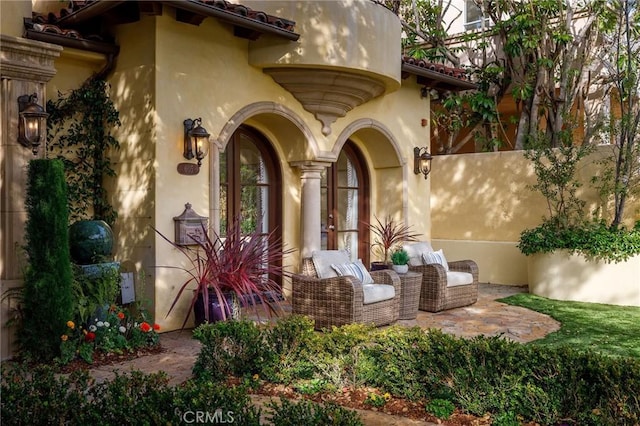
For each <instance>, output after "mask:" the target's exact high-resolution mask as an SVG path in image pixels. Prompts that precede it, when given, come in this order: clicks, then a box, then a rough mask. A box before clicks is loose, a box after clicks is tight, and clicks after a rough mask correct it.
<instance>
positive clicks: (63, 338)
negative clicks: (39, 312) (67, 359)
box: [60, 334, 69, 342]
mask: <svg viewBox="0 0 640 426" xmlns="http://www.w3.org/2000/svg"><path fill="white" fill-rule="evenodd" d="M60 338H61V339H62V341H63V342H66V341H67V339H68V338H69V336H67V335H66V334H63V335H62V336H60Z"/></svg>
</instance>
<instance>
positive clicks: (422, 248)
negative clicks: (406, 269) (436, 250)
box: [402, 241, 433, 266]
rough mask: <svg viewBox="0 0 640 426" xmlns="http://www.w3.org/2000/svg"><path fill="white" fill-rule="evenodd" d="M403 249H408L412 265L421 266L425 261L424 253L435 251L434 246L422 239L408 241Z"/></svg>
mask: <svg viewBox="0 0 640 426" xmlns="http://www.w3.org/2000/svg"><path fill="white" fill-rule="evenodd" d="M402 248H403V249H405V250H406V252H407V254H408V255H409V265H410V266H420V265H423V264H424V263H423V262H422V255H423V254H424V253H431V252H432V251H433V247H431V244H429V243H428V242H426V241H421V242H418V243H408V244H405V245H403V246H402Z"/></svg>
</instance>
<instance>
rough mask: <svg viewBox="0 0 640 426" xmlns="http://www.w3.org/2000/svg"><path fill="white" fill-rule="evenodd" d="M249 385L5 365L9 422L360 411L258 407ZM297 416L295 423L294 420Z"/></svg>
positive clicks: (295, 404) (288, 419) (242, 419)
mask: <svg viewBox="0 0 640 426" xmlns="http://www.w3.org/2000/svg"><path fill="white" fill-rule="evenodd" d="M247 390H248V389H247V388H246V387H245V386H235V387H230V386H226V385H225V384H224V383H223V382H218V381H211V380H189V381H187V382H185V383H183V384H181V385H180V386H176V387H172V386H169V385H168V378H167V376H166V375H165V374H164V373H158V374H143V373H141V372H137V371H133V372H131V373H128V374H121V375H116V377H115V378H114V379H112V380H106V381H103V382H100V383H95V382H94V381H93V380H92V379H91V377H90V376H89V374H88V373H87V372H86V371H83V372H74V373H72V374H70V375H66V376H65V375H60V374H56V373H55V370H53V369H52V368H51V367H49V366H46V365H43V366H39V367H36V368H35V369H34V368H31V367H28V366H26V365H23V364H11V365H3V369H2V387H1V394H2V400H1V401H0V416H1V418H2V424H3V425H69V426H76V425H77V426H85V425H89V424H90V425H95V426H101V425H105V426H111V425H161V424H162V425H170V424H175V425H178V424H237V425H242V426H258V425H260V424H262V423H261V417H267V418H270V419H271V423H270V424H272V425H273V426H285V425H291V424H295V425H301V424H304V425H309V426H324V425H328V424H331V425H335V426H357V425H362V421H361V420H360V418H359V417H358V415H357V413H356V412H355V411H353V410H347V409H345V408H342V407H338V406H335V405H331V404H318V403H315V402H311V401H288V400H286V399H283V400H282V401H279V402H271V403H268V404H266V406H265V409H264V411H265V412H264V416H263V413H262V410H261V409H260V408H257V407H256V406H254V405H253V403H252V401H251V398H250V397H249V396H248V393H247ZM292 422H293V423H292Z"/></svg>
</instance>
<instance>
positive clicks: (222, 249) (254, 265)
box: [155, 217, 292, 328]
mask: <svg viewBox="0 0 640 426" xmlns="http://www.w3.org/2000/svg"><path fill="white" fill-rule="evenodd" d="M155 231H156V232H157V233H158V235H160V236H161V237H162V238H163V239H164V240H165V241H167V242H168V243H169V244H171V245H172V246H173V247H174V248H175V249H177V250H178V251H180V252H181V253H182V254H183V255H184V256H185V257H186V258H187V259H188V260H189V263H190V267H188V268H182V267H172V266H169V268H176V269H181V270H183V271H185V272H186V273H187V274H188V275H189V276H188V278H187V279H186V280H185V281H184V282H183V283H182V284H181V285H180V286H179V290H178V293H177V294H176V297H175V299H174V300H173V303H172V304H171V306H170V308H169V312H167V316H169V314H170V313H171V311H172V310H173V308H174V307H175V306H176V304H177V303H178V300H179V299H180V297H181V296H182V294H183V293H184V292H185V290H187V288H188V287H189V286H190V285H193V284H195V286H196V288H195V290H194V291H193V297H192V298H191V301H190V308H189V310H188V311H187V315H186V317H185V319H184V322H183V323H182V328H184V327H185V325H186V324H187V321H188V320H189V316H190V314H191V311H192V310H194V313H197V314H198V317H197V318H196V325H199V324H200V323H202V322H205V321H209V322H214V321H216V320H226V319H228V318H229V317H233V313H234V311H237V310H238V309H237V306H238V305H240V306H242V307H248V308H250V309H253V310H254V311H255V312H256V314H257V315H258V316H259V314H260V313H259V310H258V309H257V308H258V305H262V306H264V307H266V308H267V309H266V312H267V315H269V316H271V315H272V314H277V313H279V312H280V311H281V310H282V307H281V306H280V302H281V300H282V298H281V288H280V285H279V284H278V283H277V282H276V281H275V279H276V278H277V277H279V276H280V277H281V276H283V275H285V271H284V268H283V267H282V266H281V264H280V262H279V260H280V256H281V255H284V254H288V253H291V252H292V250H283V245H282V241H281V239H280V238H278V237H276V235H275V234H274V233H273V232H271V233H269V234H266V235H265V234H262V233H259V232H252V233H249V234H244V235H243V234H242V232H241V221H240V219H239V218H238V217H235V218H234V219H233V220H232V221H231V223H230V224H229V226H228V229H227V234H226V235H218V234H216V233H214V234H213V235H211V234H210V233H209V232H208V230H207V229H206V228H204V226H203V236H202V238H201V239H198V240H196V239H195V238H194V245H193V246H182V245H178V244H176V243H174V242H173V241H171V240H169V239H168V238H167V237H165V236H164V235H163V234H162V233H160V232H159V231H158V230H157V229H156V230H155ZM234 306H236V307H235V308H234ZM212 310H213V311H212ZM200 314H202V315H200ZM200 316H201V317H200Z"/></svg>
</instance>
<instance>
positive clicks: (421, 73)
mask: <svg viewBox="0 0 640 426" xmlns="http://www.w3.org/2000/svg"><path fill="white" fill-rule="evenodd" d="M402 72H406V73H409V74H413V75H416V76H418V77H424V78H426V79H428V80H433V81H435V82H437V83H438V84H435V85H434V86H436V88H437V87H440V86H446V87H445V88H446V89H448V90H471V89H477V88H478V85H477V84H475V83H473V82H471V81H467V80H462V79H460V78H457V77H454V76H451V75H447V74H443V73H441V72H438V71H434V70H430V69H427V68H424V67H420V66H417V65H411V64H407V63H403V64H402Z"/></svg>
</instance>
